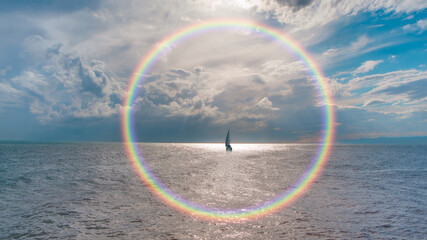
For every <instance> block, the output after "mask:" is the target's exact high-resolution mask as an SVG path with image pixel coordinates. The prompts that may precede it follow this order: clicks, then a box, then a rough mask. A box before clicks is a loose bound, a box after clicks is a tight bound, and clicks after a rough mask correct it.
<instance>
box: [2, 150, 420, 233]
mask: <svg viewBox="0 0 427 240" xmlns="http://www.w3.org/2000/svg"><path fill="white" fill-rule="evenodd" d="M139 146H140V147H141V149H142V151H143V154H144V157H145V159H146V162H147V164H148V165H149V166H150V168H151V170H152V171H153V173H154V174H155V175H156V176H157V177H158V178H159V179H160V180H161V181H162V182H163V183H164V184H165V185H166V186H168V187H169V188H170V189H171V190H173V191H174V192H175V193H177V194H179V195H180V196H182V197H183V198H185V199H188V200H189V201H191V202H194V203H196V204H200V205H203V206H208V207H211V208H221V209H235V208H246V207H250V206H252V205H254V204H260V203H262V202H265V201H267V200H269V199H271V198H272V197H274V196H276V195H277V194H278V193H280V192H282V191H284V190H285V189H287V188H288V187H289V186H290V185H292V184H293V183H294V182H295V180H296V179H297V178H298V177H299V176H300V174H301V173H302V172H303V171H304V170H305V168H306V167H307V165H308V164H309V162H310V161H311V160H312V158H313V154H314V153H315V151H316V145H305V144H233V152H231V153H229V152H225V146H224V144H180V143H167V144H166V143H141V144H140V145H139ZM426 156H427V147H426V145H414V146H411V145H396V146H393V145H338V146H335V147H334V152H333V154H332V156H331V158H330V161H329V163H328V166H327V167H326V169H325V171H324V173H323V176H322V177H321V178H320V179H318V181H316V183H315V184H314V185H313V186H312V187H311V189H310V191H309V192H308V193H307V194H306V195H304V196H303V197H302V198H301V199H300V200H299V201H297V202H296V203H295V204H294V205H292V206H290V207H288V208H286V209H283V210H282V211H280V212H277V213H275V214H272V215H269V216H267V217H264V218H261V219H258V220H255V221H249V222H241V223H224V222H209V221H203V220H200V219H197V218H194V217H191V216H187V215H183V214H181V213H179V212H177V211H176V210H175V209H173V208H171V207H169V206H166V205H165V204H163V203H162V202H160V201H159V200H158V199H157V198H156V197H154V196H153V195H152V194H151V192H149V190H148V189H147V188H146V187H145V186H144V183H142V182H141V181H140V179H139V178H138V177H137V175H136V173H135V172H134V170H133V169H132V167H131V164H130V162H129V160H128V159H127V156H126V155H125V151H124V149H123V146H122V144H120V143H84V144H83V143H82V144H80V143H73V144H35V143H33V144H31V143H30V144H19V143H1V144H0V238H2V239H3V238H6V239H14V238H16V239H27V238H43V239H45V238H51V237H53V238H69V239H75V238H79V239H105V238H112V239H224V238H225V239H289V238H290V239H293V238H296V239H329V238H335V239H336V238H338V239H342V238H344V239H355V238H374V239H377V238H380V239H390V238H398V239H400V238H408V239H422V238H424V237H425V236H426V235H427V227H426V224H425V223H426V220H427V211H426V210H427V209H426V207H425V199H427V157H426Z"/></svg>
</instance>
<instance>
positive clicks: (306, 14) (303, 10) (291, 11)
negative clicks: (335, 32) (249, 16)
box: [256, 0, 427, 29]
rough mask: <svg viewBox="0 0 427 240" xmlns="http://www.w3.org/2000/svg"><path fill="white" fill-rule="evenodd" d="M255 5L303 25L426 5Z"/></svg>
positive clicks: (406, 0)
mask: <svg viewBox="0 0 427 240" xmlns="http://www.w3.org/2000/svg"><path fill="white" fill-rule="evenodd" d="M256 5H257V8H258V10H259V11H265V12H269V13H270V12H271V13H272V14H273V16H274V18H276V19H277V21H279V22H281V23H284V24H291V25H294V26H296V27H298V28H305V29H311V28H316V27H319V26H325V25H327V24H329V23H331V22H333V21H335V20H337V19H339V18H341V17H343V16H354V15H357V14H358V13H360V12H375V11H378V10H383V11H384V12H386V13H392V12H394V13H408V12H413V11H417V10H422V9H425V8H427V3H426V2H425V1H423V0H403V1H399V0H361V1H324V0H314V1H260V2H258V4H256ZM294 6H297V8H296V9H297V10H298V11H295V7H294Z"/></svg>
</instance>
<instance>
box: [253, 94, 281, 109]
mask: <svg viewBox="0 0 427 240" xmlns="http://www.w3.org/2000/svg"><path fill="white" fill-rule="evenodd" d="M256 105H257V107H259V108H261V109H268V110H273V111H277V110H279V108H275V107H273V103H271V101H270V100H269V99H268V97H264V98H263V99H261V100H259V102H258V103H257V104H256Z"/></svg>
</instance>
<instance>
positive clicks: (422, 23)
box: [402, 19, 427, 34]
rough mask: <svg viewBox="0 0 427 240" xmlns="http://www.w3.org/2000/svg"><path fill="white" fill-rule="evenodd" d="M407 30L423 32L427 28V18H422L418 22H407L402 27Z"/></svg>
mask: <svg viewBox="0 0 427 240" xmlns="http://www.w3.org/2000/svg"><path fill="white" fill-rule="evenodd" d="M402 28H403V30H405V31H407V32H417V33H418V34H421V33H423V32H424V31H425V30H426V29H427V19H420V20H418V21H417V22H416V23H413V24H407V25H405V26H403V27H402Z"/></svg>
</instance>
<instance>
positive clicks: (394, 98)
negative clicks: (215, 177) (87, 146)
mask: <svg viewBox="0 0 427 240" xmlns="http://www.w3.org/2000/svg"><path fill="white" fill-rule="evenodd" d="M214 18H216V19H218V18H241V19H250V20H254V21H258V22H261V23H264V24H268V25H270V26H274V27H276V28H278V29H280V30H281V31H283V32H284V33H286V34H287V35H289V36H291V37H292V38H294V39H295V40H297V41H298V42H299V43H300V44H301V45H302V46H304V47H305V48H306V49H307V50H308V51H309V52H310V53H311V55H312V56H313V57H314V59H315V60H316V61H317V63H318V64H319V65H320V66H321V67H322V70H323V72H324V74H325V77H326V80H327V82H328V83H329V85H330V87H331V89H332V93H333V98H334V102H335V106H334V107H335V108H336V113H337V122H336V127H337V134H336V138H337V140H338V141H351V140H357V139H365V138H369V139H375V138H379V139H384V138H389V137H402V139H406V140H404V141H407V139H408V137H425V136H427V61H426V59H427V58H426V53H427V2H426V1H423V0H402V1H397V0H369V1H368V0H360V1H320V0H289V1H284V0H283V1H279V0H277V1H276V0H270V1H268V0H265V1H261V0H260V1H250V0H248V1H246V0H236V1H164V2H162V1H127V0H124V1H1V2H0V33H1V36H2V38H0V51H1V52H2V54H1V55H0V116H1V119H0V140H35V141H120V140H121V134H120V125H119V124H120V120H119V115H120V111H121V109H122V106H121V100H122V98H123V96H124V94H125V89H126V85H127V83H128V81H129V78H130V77H131V75H132V72H133V70H134V68H135V67H136V65H137V63H138V62H139V60H140V59H141V58H142V57H143V56H144V54H145V53H146V52H147V51H149V50H150V48H151V47H152V46H154V45H155V44H156V43H158V42H159V41H160V40H161V39H162V38H163V37H165V36H167V35H168V34H170V33H172V32H174V31H176V30H177V29H179V28H182V27H184V26H187V25H189V24H192V23H197V22H202V21H206V20H210V19H214ZM314 88H315V86H313V84H312V83H311V81H310V80H309V76H308V73H307V71H306V69H304V67H303V66H302V65H301V63H300V62H299V61H298V59H295V58H294V57H293V56H292V54H290V53H289V52H286V50H284V49H280V48H278V46H277V45H275V44H274V43H271V42H269V40H268V39H260V38H259V37H257V36H253V35H251V34H249V35H248V34H245V33H241V32H221V33H210V34H209V33H208V34H204V35H201V36H197V37H194V38H192V39H189V40H188V41H186V42H184V43H182V44H180V45H179V46H176V47H174V48H172V49H171V51H170V52H169V53H168V54H167V55H165V56H164V57H163V58H162V59H161V60H160V61H159V62H158V63H157V64H156V67H155V68H154V69H153V70H152V72H151V73H150V76H147V81H146V83H145V84H144V85H143V86H141V91H140V95H139V98H138V102H137V104H135V106H134V107H135V108H136V110H137V111H136V126H137V134H138V138H139V139H140V140H142V141H184V142H198V141H222V140H223V138H224V136H225V133H226V131H227V129H228V128H231V129H232V137H233V139H234V140H236V141H249V142H259V141H264V142H315V141H317V139H318V136H319V135H320V133H321V131H322V124H323V123H322V120H321V119H322V118H321V117H322V109H321V106H320V105H319V99H318V97H317V95H316V91H315V89H314ZM402 141H403V140H402Z"/></svg>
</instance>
